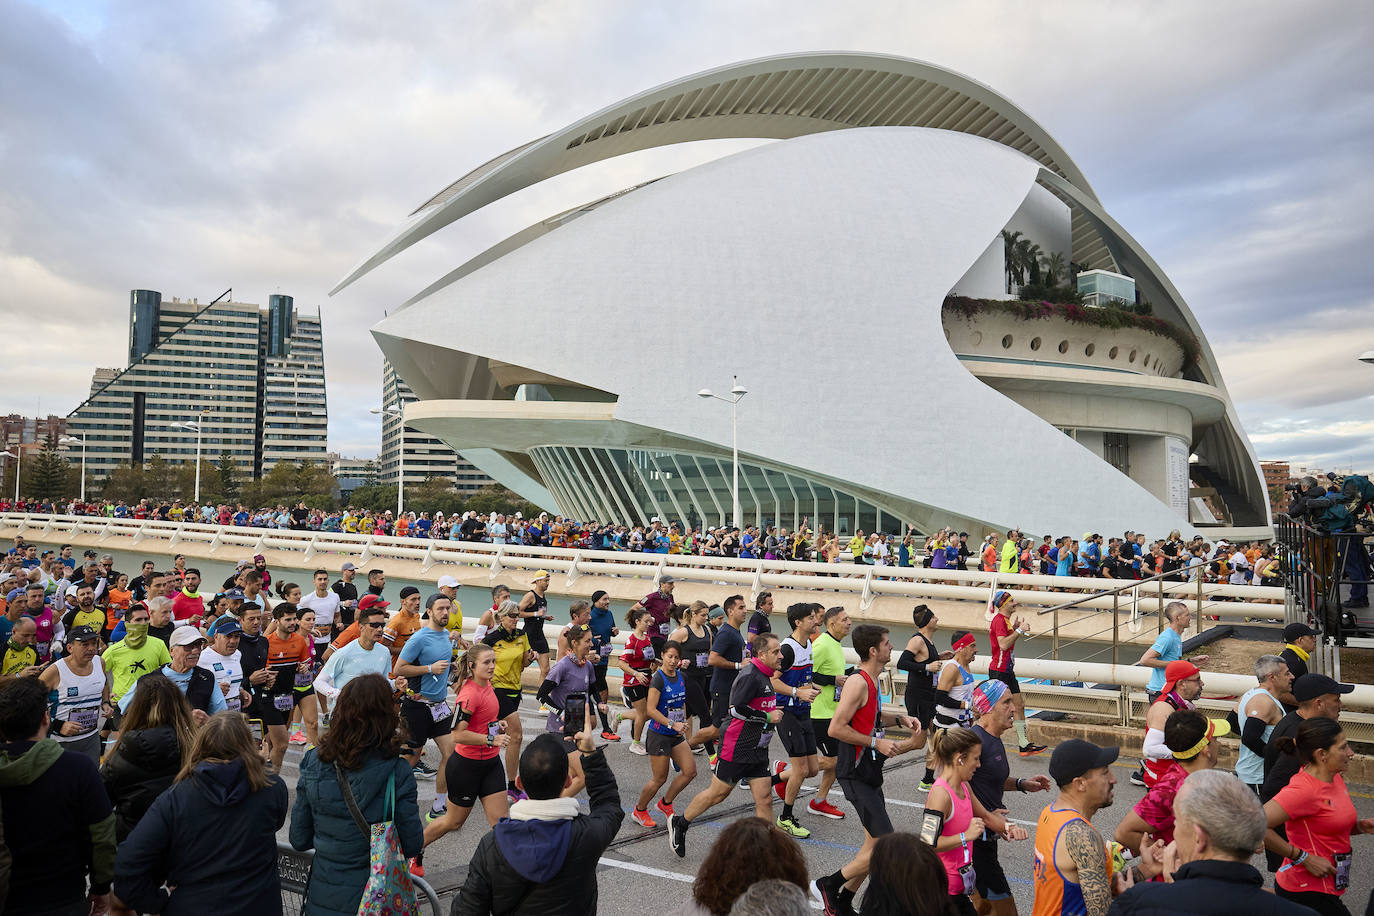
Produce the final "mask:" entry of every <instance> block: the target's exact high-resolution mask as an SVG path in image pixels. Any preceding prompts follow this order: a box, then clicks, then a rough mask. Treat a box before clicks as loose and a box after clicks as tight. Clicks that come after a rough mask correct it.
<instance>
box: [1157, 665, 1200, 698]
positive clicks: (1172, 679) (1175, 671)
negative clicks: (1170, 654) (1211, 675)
mask: <svg viewBox="0 0 1374 916" xmlns="http://www.w3.org/2000/svg"><path fill="white" fill-rule="evenodd" d="M1201 673H1202V669H1201V668H1199V667H1198V666H1197V665H1194V664H1193V663H1192V662H1190V661H1188V660H1187V659H1179V660H1178V661H1176V662H1169V664H1167V665H1165V666H1164V686H1163V687H1162V688H1160V691H1159V694H1160V696H1167V695H1168V694H1170V693H1173V692H1174V688H1175V687H1176V686H1178V682H1179V681H1183V680H1187V679H1188V678H1190V677H1192V676H1193V675H1195V674H1201Z"/></svg>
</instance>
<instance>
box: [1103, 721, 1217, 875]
mask: <svg viewBox="0 0 1374 916" xmlns="http://www.w3.org/2000/svg"><path fill="white" fill-rule="evenodd" d="M1230 733H1231V726H1230V724H1228V723H1227V721H1226V720H1225V719H1208V718H1207V717H1206V716H1204V715H1203V714H1202V713H1200V712H1198V711H1197V710H1196V709H1180V710H1177V711H1176V712H1171V713H1169V718H1168V720H1167V721H1165V723H1164V744H1165V745H1166V746H1167V747H1168V748H1169V750H1170V751H1171V752H1172V753H1173V755H1174V760H1175V761H1176V762H1177V764H1178V765H1177V766H1173V767H1170V768H1169V770H1168V772H1166V773H1165V774H1164V775H1163V776H1161V777H1160V778H1159V779H1157V780H1156V781H1155V784H1154V785H1153V786H1152V787H1151V788H1150V791H1149V792H1147V793H1145V797H1144V798H1142V799H1141V800H1140V801H1139V802H1137V803H1136V805H1135V807H1133V808H1132V809H1131V810H1130V811H1128V812H1127V813H1126V816H1125V817H1124V818H1122V819H1121V823H1120V824H1118V825H1117V828H1116V837H1115V839H1116V841H1117V842H1118V843H1120V844H1121V845H1122V846H1123V847H1125V848H1126V849H1129V850H1130V851H1131V853H1132V854H1133V855H1139V854H1140V847H1141V846H1142V845H1144V844H1145V840H1146V838H1147V836H1148V837H1153V838H1154V839H1155V840H1157V841H1158V842H1160V843H1161V844H1164V845H1168V844H1169V843H1172V842H1173V841H1174V798H1175V796H1177V795H1178V790H1179V788H1180V787H1181V786H1182V785H1183V780H1185V779H1187V778H1188V777H1189V776H1191V775H1192V774H1193V773H1196V772H1197V771H1198V770H1210V769H1212V768H1213V767H1215V766H1216V765H1217V743H1216V739H1218V738H1222V737H1224V736H1226V735H1229V734H1230Z"/></svg>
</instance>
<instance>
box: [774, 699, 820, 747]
mask: <svg viewBox="0 0 1374 916" xmlns="http://www.w3.org/2000/svg"><path fill="white" fill-rule="evenodd" d="M778 737H779V738H781V739H782V747H783V750H785V751H787V756H788V757H810V756H811V755H812V754H814V753H816V732H815V729H814V727H813V726H812V724H811V716H810V715H808V714H803V715H800V716H798V715H794V714H793V713H791V712H789V711H788V710H786V709H784V710H783V711H782V718H781V719H780V720H779V721H778Z"/></svg>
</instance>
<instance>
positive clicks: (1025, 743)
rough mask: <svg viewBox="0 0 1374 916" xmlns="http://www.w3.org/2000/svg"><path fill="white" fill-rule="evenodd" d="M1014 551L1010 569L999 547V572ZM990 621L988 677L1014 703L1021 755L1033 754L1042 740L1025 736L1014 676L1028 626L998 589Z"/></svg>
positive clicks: (1023, 713) (1023, 709) (1008, 594)
mask: <svg viewBox="0 0 1374 916" xmlns="http://www.w3.org/2000/svg"><path fill="white" fill-rule="evenodd" d="M1013 535H1015V536H1016V537H1020V532H1014V531H1012V532H1008V533H1007V545H1008V546H1012V545H1013V544H1014V543H1015V541H1014V539H1013V537H1012V536H1013ZM1015 557H1016V555H1015V553H1014V552H1013V553H1012V560H1011V565H1012V567H1013V568H1012V569H1010V570H1008V569H1007V568H1006V565H1007V551H1005V550H1004V551H1003V554H1002V565H1003V570H1002V571H1003V572H1016V571H1017V570H1016V568H1015V567H1016V562H1017V561H1016V559H1015ZM992 610H993V615H992V625H991V627H990V628H989V630H990V635H991V642H992V661H990V662H989V663H988V677H990V678H993V679H995V680H999V681H1001V682H1002V683H1004V684H1006V685H1007V689H1008V690H1010V691H1011V701H1012V703H1013V705H1015V706H1016V739H1017V745H1018V747H1019V749H1020V752H1021V756H1022V757H1034V756H1035V755H1036V754H1039V753H1041V752H1042V751H1044V750H1045V745H1043V744H1033V743H1032V742H1031V740H1030V739H1029V738H1027V737H1026V700H1025V698H1024V697H1023V696H1021V684H1020V682H1019V681H1017V680H1016V659H1015V655H1016V641H1017V640H1018V639H1020V638H1021V637H1022V636H1029V635H1030V627H1028V626H1027V625H1026V622H1025V620H1023V619H1022V618H1020V617H1017V618H1016V619H1015V620H1013V619H1012V616H1011V615H1012V614H1013V613H1015V611H1016V599H1015V598H1013V597H1012V596H1011V592H1008V591H998V592H997V593H996V594H994V595H993V596H992Z"/></svg>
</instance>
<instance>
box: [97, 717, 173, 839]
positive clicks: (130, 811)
mask: <svg viewBox="0 0 1374 916" xmlns="http://www.w3.org/2000/svg"><path fill="white" fill-rule="evenodd" d="M180 769H181V745H180V744H179V743H178V741H177V733H176V730H175V729H173V728H172V727H171V726H170V725H167V726H161V727H159V728H144V729H140V730H138V731H135V732H129V733H128V734H126V735H124V736H122V737H121V738H120V739H119V746H118V747H117V748H115V752H114V755H113V756H111V757H110V759H109V760H107V761H105V765H104V766H102V767H101V768H100V778H101V780H103V781H104V783H105V792H106V793H107V794H108V795H109V796H110V801H111V802H112V803H113V804H114V808H115V837H116V839H118V840H119V842H121V843H123V842H124V839H125V838H126V837H127V836H128V835H129V832H130V831H131V830H133V829H134V827H135V826H137V824H138V822H139V821H140V820H142V819H143V815H144V814H145V813H146V812H147V811H148V808H149V806H151V805H152V803H153V800H154V799H156V798H157V797H158V796H159V795H161V794H162V793H163V792H164V791H166V790H167V788H168V787H169V786H171V784H172V780H173V779H175V778H176V775H177V771H178V770H180Z"/></svg>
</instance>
